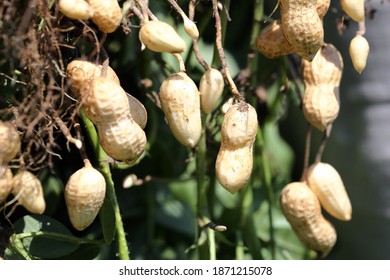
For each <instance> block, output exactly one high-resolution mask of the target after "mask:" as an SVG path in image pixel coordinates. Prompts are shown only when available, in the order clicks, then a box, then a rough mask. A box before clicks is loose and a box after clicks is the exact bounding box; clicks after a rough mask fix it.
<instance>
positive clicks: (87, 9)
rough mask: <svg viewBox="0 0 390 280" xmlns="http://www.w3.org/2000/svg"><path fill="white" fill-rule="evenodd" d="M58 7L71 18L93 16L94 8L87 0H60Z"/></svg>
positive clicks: (85, 18)
mask: <svg viewBox="0 0 390 280" xmlns="http://www.w3.org/2000/svg"><path fill="white" fill-rule="evenodd" d="M58 9H59V10H60V11H61V13H63V14H64V16H66V17H68V18H71V19H77V20H87V19H90V18H91V17H92V16H93V9H92V7H91V6H90V5H89V4H88V2H87V1H85V0H59V1H58Z"/></svg>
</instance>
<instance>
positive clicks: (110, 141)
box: [97, 116, 147, 162]
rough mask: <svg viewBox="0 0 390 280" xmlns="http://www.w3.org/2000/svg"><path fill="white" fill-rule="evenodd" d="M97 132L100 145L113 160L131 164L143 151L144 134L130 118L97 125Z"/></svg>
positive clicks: (144, 145)
mask: <svg viewBox="0 0 390 280" xmlns="http://www.w3.org/2000/svg"><path fill="white" fill-rule="evenodd" d="M97 130H98V136H99V142H100V145H101V146H102V148H103V149H104V151H105V152H106V153H107V154H108V155H109V156H110V157H112V158H113V159H115V160H120V161H126V162H133V161H135V160H137V159H138V158H139V157H140V156H141V155H142V154H143V152H144V151H145V147H146V142H147V139H146V135H145V132H144V131H143V130H142V128H141V127H140V126H139V125H138V124H137V123H136V122H135V121H134V120H133V119H132V118H131V117H130V116H129V117H128V118H123V119H120V120H118V121H116V122H113V123H109V124H101V125H97Z"/></svg>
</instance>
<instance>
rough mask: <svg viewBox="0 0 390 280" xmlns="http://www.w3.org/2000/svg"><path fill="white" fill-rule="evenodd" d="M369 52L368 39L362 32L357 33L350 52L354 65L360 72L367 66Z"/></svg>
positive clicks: (350, 46) (350, 45)
mask: <svg viewBox="0 0 390 280" xmlns="http://www.w3.org/2000/svg"><path fill="white" fill-rule="evenodd" d="M369 52H370V45H369V44H368V41H367V39H366V38H364V37H363V36H362V35H360V34H356V36H355V37H354V38H353V39H352V40H351V43H350V44H349V54H350V56H351V59H352V63H353V67H354V68H355V70H356V71H357V72H358V73H359V74H361V73H362V72H363V70H364V69H365V68H366V64H367V57H368V53H369Z"/></svg>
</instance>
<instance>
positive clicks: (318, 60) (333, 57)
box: [302, 44, 344, 87]
mask: <svg viewBox="0 0 390 280" xmlns="http://www.w3.org/2000/svg"><path fill="white" fill-rule="evenodd" d="M343 68H344V62H343V58H342V56H341V54H340V52H339V51H338V50H337V49H336V47H335V46H333V45H332V44H324V45H323V46H322V47H321V49H320V51H318V53H317V54H316V56H315V57H314V59H313V60H312V61H311V62H310V61H307V60H305V59H303V60H302V76H303V81H304V83H305V85H321V84H329V85H334V86H337V87H338V86H339V85H340V81H341V78H342V74H343Z"/></svg>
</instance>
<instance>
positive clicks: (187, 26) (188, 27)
mask: <svg viewBox="0 0 390 280" xmlns="http://www.w3.org/2000/svg"><path fill="white" fill-rule="evenodd" d="M182 18H183V22H184V31H185V32H186V33H187V34H188V36H190V37H191V38H192V39H193V40H198V38H199V30H198V27H197V26H196V24H195V22H193V21H192V20H190V19H189V18H188V17H187V16H186V15H185V14H183V15H182Z"/></svg>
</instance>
